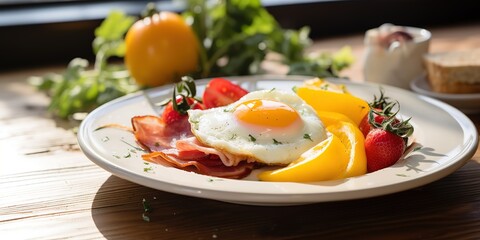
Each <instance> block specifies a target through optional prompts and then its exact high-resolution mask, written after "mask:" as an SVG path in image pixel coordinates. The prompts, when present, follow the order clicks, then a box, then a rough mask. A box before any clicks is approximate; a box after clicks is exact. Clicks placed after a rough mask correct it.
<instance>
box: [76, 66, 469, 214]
mask: <svg viewBox="0 0 480 240" xmlns="http://www.w3.org/2000/svg"><path fill="white" fill-rule="evenodd" d="M227 78H231V79H239V78H256V79H257V81H264V80H278V79H289V80H297V81H302V79H303V80H305V79H307V78H312V77H311V76H300V75H298V76H284V75H254V76H229V77H227ZM272 78H274V79H272ZM209 79H211V78H207V79H199V80H196V81H202V80H203V81H208V80H209ZM329 80H335V81H336V80H340V82H342V81H344V82H348V83H349V84H354V85H367V86H369V87H374V86H377V84H372V83H367V82H364V83H360V82H352V81H348V80H345V79H337V78H330V79H329ZM167 88H171V85H167V86H162V87H158V88H154V89H149V91H151V92H156V91H160V90H164V89H167ZM389 88H394V89H399V88H395V87H389ZM402 91H406V90H402ZM142 94H143V93H142V92H137V93H133V94H129V95H126V96H123V97H120V98H117V99H115V100H113V101H111V102H109V103H107V104H104V105H102V106H100V107H99V108H97V109H95V110H93V111H92V112H91V113H90V114H88V115H87V118H85V120H84V121H82V123H81V124H80V127H79V131H78V136H77V139H78V142H79V145H80V148H81V150H82V152H84V154H85V155H86V156H87V157H88V158H89V159H90V160H91V161H92V162H94V163H95V164H96V165H98V166H100V167H102V168H104V169H105V170H106V171H108V172H111V173H112V174H113V175H116V176H118V177H120V178H123V179H126V180H128V181H132V182H135V183H137V184H140V185H143V186H147V187H151V188H154V189H158V190H162V191H167V192H172V193H176V194H181V195H187V196H193V197H200V198H206V199H212V200H219V201H226V202H234V203H240V204H250V205H297V204H308V203H315V202H326V201H339V200H350V199H359V198H365V197H374V196H381V195H386V194H391V193H394V192H399V191H403V190H407V189H411V188H415V187H418V186H422V185H425V184H427V183H430V182H433V181H436V180H438V179H440V178H443V177H445V176H447V175H449V174H450V173H452V172H454V171H456V170H457V169H458V168H460V167H461V166H463V165H464V164H465V163H466V161H468V160H469V159H470V158H471V157H472V156H473V155H474V153H475V152H476V146H478V134H473V139H472V141H471V144H470V145H469V146H470V147H469V148H464V149H463V150H464V151H466V152H459V153H458V154H457V155H456V156H454V157H456V158H457V159H456V160H455V161H454V162H450V163H449V165H448V166H444V167H443V168H441V169H440V170H438V171H436V172H435V173H436V174H426V175H425V176H421V177H418V178H413V179H408V180H406V181H404V182H401V183H396V184H390V185H384V186H377V187H375V188H371V189H367V190H365V189H359V190H349V191H336V192H335V194H336V195H337V197H333V198H330V199H328V198H324V199H318V197H315V196H318V195H322V196H323V195H325V193H318V192H311V193H302V194H301V196H296V197H291V196H290V197H285V196H286V195H289V194H285V193H262V194H258V193H256V194H254V195H255V196H253V197H252V196H250V197H247V198H244V200H242V201H236V196H239V195H244V194H245V193H242V192H238V191H228V192H227V191H219V190H211V189H201V190H200V192H198V191H199V189H198V187H191V186H185V185H181V184H176V183H172V182H161V185H162V187H163V188H162V189H160V188H159V186H158V185H154V184H153V183H152V181H154V182H157V183H158V180H156V179H148V181H147V182H145V177H144V176H138V175H136V174H134V173H133V172H132V171H129V170H128V169H125V168H123V167H121V166H118V165H116V164H114V163H112V162H111V161H108V159H104V158H103V157H102V156H101V155H100V154H98V153H96V152H94V151H92V149H91V146H89V144H92V143H91V141H90V140H89V139H86V138H85V136H87V134H88V133H87V132H86V131H88V130H89V129H88V128H87V123H88V122H89V121H92V120H89V119H91V117H90V116H95V115H96V114H98V113H99V112H101V111H102V110H103V109H104V108H107V107H108V106H110V105H114V104H119V103H122V102H123V104H127V103H128V102H129V101H134V100H135V99H136V98H141V97H142V96H141V95H142ZM413 94H415V93H413ZM416 95H418V94H416ZM420 97H421V99H423V100H425V101H429V102H430V104H432V105H435V106H437V107H440V108H442V110H444V111H445V108H447V110H448V113H449V115H450V116H452V117H453V118H454V119H455V121H456V122H457V123H459V125H460V126H461V128H462V129H465V128H467V127H469V128H472V127H473V129H475V130H476V127H475V125H474V124H473V122H471V120H470V119H469V118H468V117H466V116H465V115H464V114H463V113H462V112H460V111H459V110H458V109H455V108H454V107H452V106H450V105H448V104H446V103H443V102H441V101H439V100H437V99H434V98H431V97H428V96H420ZM458 118H462V119H461V120H462V121H461V122H460V121H459V119H458ZM460 123H463V124H460ZM464 125H465V126H464ZM461 153H463V155H462V156H460V154H461ZM450 165H453V166H450ZM234 181H243V180H234ZM405 182H413V183H414V184H413V185H415V186H413V187H412V184H410V185H409V186H407V185H406V184H404V183H405ZM256 183H258V182H256ZM293 184H295V183H293ZM374 190H381V191H378V192H377V193H376V194H372V193H370V192H371V191H374ZM352 192H356V194H352V195H350V196H348V195H349V194H350V193H352ZM208 193H210V194H208ZM219 193H222V194H225V193H226V195H231V197H221V196H219V195H221V194H219ZM362 193H363V194H362ZM290 195H291V194H290ZM338 195H342V197H341V199H339V198H338ZM343 195H345V196H343ZM278 196H284V197H285V198H282V199H280V200H278V199H277V200H276V201H272V198H278Z"/></svg>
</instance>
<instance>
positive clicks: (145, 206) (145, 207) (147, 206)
mask: <svg viewBox="0 0 480 240" xmlns="http://www.w3.org/2000/svg"><path fill="white" fill-rule="evenodd" d="M142 206H143V213H142V219H143V221H145V222H150V217H149V216H148V215H147V213H150V212H152V207H151V206H150V203H148V202H147V200H145V198H144V199H143V200H142Z"/></svg>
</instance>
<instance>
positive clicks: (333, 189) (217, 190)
mask: <svg viewBox="0 0 480 240" xmlns="http://www.w3.org/2000/svg"><path fill="white" fill-rule="evenodd" d="M305 78H306V77H298V76H295V77H293V76H289V77H284V76H282V77H275V76H250V77H231V78H229V79H230V80H234V81H236V82H237V83H239V84H241V86H243V87H245V88H247V89H248V90H255V89H271V88H276V89H287V90H289V89H291V88H292V87H293V86H296V85H299V84H301V81H302V80H304V79H305ZM332 81H339V82H341V83H344V84H345V85H346V86H347V87H348V89H349V90H350V91H351V92H352V93H353V94H355V95H357V96H359V97H362V98H364V99H366V100H367V101H371V100H372V98H373V94H378V92H379V90H378V86H377V85H373V84H360V83H352V82H349V81H342V80H332ZM207 82H208V81H206V80H199V81H197V86H198V88H199V92H200V93H202V92H203V89H204V86H205V84H206V83H207ZM383 88H384V90H385V93H386V95H388V96H390V97H392V98H394V99H397V100H398V101H399V102H400V103H401V108H402V109H401V114H402V115H403V116H411V117H412V120H411V123H412V124H413V125H414V127H415V133H414V138H415V141H416V142H418V143H419V144H420V145H421V146H422V149H420V150H418V151H415V152H412V153H411V154H410V155H408V156H407V157H406V158H405V159H403V160H400V161H399V162H397V163H396V164H395V165H394V166H392V167H389V168H386V169H383V170H380V171H377V172H374V173H370V174H366V175H363V176H359V177H354V178H349V179H343V180H337V181H326V182H316V183H277V182H260V181H256V180H255V176H256V174H258V171H261V170H256V171H254V172H253V173H252V174H251V175H250V176H249V177H248V178H247V179H244V180H230V179H221V178H214V177H209V176H204V175H200V174H195V173H190V172H186V171H183V170H178V169H175V168H171V167H164V166H161V165H156V164H149V165H146V163H145V162H144V161H143V160H142V159H141V154H142V152H141V151H139V150H138V149H137V145H136V143H135V138H134V137H133V135H132V134H131V133H129V132H126V131H122V130H119V129H112V128H107V129H102V130H97V131H95V129H97V128H98V127H99V126H102V125H105V124H109V123H118V124H122V125H126V126H130V119H131V118H132V117H133V116H135V115H145V114H155V112H154V110H153V109H152V108H151V107H150V105H149V104H148V102H147V100H146V98H145V97H144V95H142V93H138V94H133V95H129V96H125V97H122V98H119V99H117V100H114V101H112V102H109V103H107V104H105V105H103V106H101V107H99V108H97V109H96V110H94V111H93V112H92V113H90V114H89V115H88V116H87V118H86V119H85V120H84V121H83V122H82V124H81V126H80V129H79V132H78V141H79V144H80V147H81V149H82V150H83V152H84V153H85V155H86V156H87V157H88V158H90V159H91V160H92V161H93V162H94V163H96V164H97V165H99V166H100V167H102V168H104V169H105V170H107V171H109V172H111V173H113V174H114V175H116V176H118V177H121V178H124V179H126V180H129V181H132V182H135V183H138V184H141V185H144V186H148V187H151V188H155V189H159V190H163V191H167V192H172V193H177V194H182V195H188V196H194V197H200V198H207V199H215V200H219V201H225V202H234V203H240V204H251V205H296V204H307V203H316V202H326V201H337V200H347V199H358V198H366V197H373V196H379V195H384V194H389V193H394V192H399V191H403V190H407V189H411V188H415V187H418V186H421V185H424V184H427V183H430V182H433V181H435V180H438V179H440V178H442V177H445V176H447V175H448V174H450V173H452V172H454V171H455V170H456V169H458V168H460V167H461V166H462V165H464V164H465V163H466V161H468V160H469V159H470V158H471V157H472V156H473V155H474V153H475V151H476V148H477V144H478V135H477V131H476V129H475V126H474V125H473V123H472V122H471V121H470V120H469V119H468V118H467V117H466V116H465V115H464V114H463V113H461V112H460V111H458V110H457V109H455V108H453V107H451V106H449V105H447V104H444V103H442V102H440V101H437V100H434V99H431V98H428V97H424V96H419V95H417V94H414V93H412V92H409V91H406V90H402V89H399V88H394V87H389V86H383ZM171 91H172V86H166V87H160V88H156V89H153V90H150V91H149V92H148V93H147V94H149V96H150V97H151V98H152V99H154V101H161V100H162V99H165V98H169V97H171ZM150 168H151V169H150Z"/></svg>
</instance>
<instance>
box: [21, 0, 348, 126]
mask: <svg viewBox="0 0 480 240" xmlns="http://www.w3.org/2000/svg"><path fill="white" fill-rule="evenodd" d="M186 3H187V4H186V10H185V11H184V12H183V13H182V15H183V17H184V18H185V19H186V22H188V23H190V24H191V27H192V29H193V30H194V32H195V33H196V35H197V38H198V40H199V45H200V54H199V59H200V61H199V66H198V67H197V69H198V70H196V71H195V72H192V73H190V74H189V75H190V76H192V77H194V78H207V77H216V76H238V75H252V74H262V73H264V72H263V69H262V67H261V63H262V62H263V61H264V60H265V58H266V56H267V54H270V53H276V54H278V55H280V56H281V57H280V58H279V59H281V60H279V61H281V62H280V63H281V64H284V65H287V66H288V67H289V73H288V74H297V75H309V76H317V77H337V76H338V75H339V72H340V71H341V70H342V69H344V68H346V67H348V66H349V65H350V64H351V63H352V62H353V57H352V52H351V49H350V48H349V47H344V48H342V49H340V51H338V52H336V53H322V54H319V55H317V56H311V55H309V56H307V55H306V53H305V49H306V48H307V47H309V46H310V45H311V43H312V40H311V39H310V38H309V33H310V29H309V27H307V26H305V27H302V28H300V29H298V30H293V29H284V28H282V27H281V26H280V25H279V23H278V22H277V21H276V20H275V18H274V17H273V16H272V15H271V14H270V13H269V12H268V11H267V10H266V9H265V8H264V7H263V6H262V3H261V1H260V0H218V1H204V0H188V1H186ZM149 6H150V8H151V6H154V5H152V4H150V5H149ZM150 10H152V9H150ZM150 10H149V11H147V12H148V13H149V14H145V15H150V14H151V13H152V11H150ZM135 21H136V18H135V17H132V16H128V15H126V14H125V13H124V12H121V11H112V12H111V13H110V14H109V15H108V17H107V18H106V19H105V20H104V21H103V22H102V24H101V25H100V26H99V27H98V28H97V29H96V30H95V39H94V41H93V43H92V49H93V52H94V53H95V62H94V64H93V66H91V65H90V63H89V62H88V61H87V60H85V59H81V58H75V59H73V60H72V61H71V62H70V63H69V64H68V66H67V68H66V69H65V71H64V72H63V73H62V74H48V75H46V76H43V77H32V78H30V79H29V81H30V82H31V83H32V84H33V85H35V86H37V88H38V89H39V90H41V91H45V92H46V93H47V95H49V96H50V97H51V102H50V105H49V110H50V111H51V112H52V113H53V114H54V115H56V116H59V117H61V118H67V117H69V116H71V115H72V114H73V113H76V112H89V111H91V110H93V109H94V108H96V107H98V106H99V105H102V104H103V103H106V102H108V101H110V100H112V99H114V98H117V97H120V96H123V95H125V94H128V93H131V92H134V91H137V90H139V89H140V87H139V86H138V85H137V84H136V83H135V82H134V80H133V79H132V78H131V76H130V74H129V72H128V71H127V70H126V68H125V66H124V64H122V58H123V57H124V55H125V52H126V45H125V41H124V36H125V33H126V32H127V31H128V29H129V28H130V26H131V25H132V24H133V23H134V22H135ZM112 58H116V59H117V60H119V61H117V63H116V64H115V63H112V61H109V60H110V59H112ZM178 77H180V76H178ZM195 93H196V89H195V87H194V84H193V80H192V81H186V82H183V81H182V84H181V85H177V87H176V88H175V91H174V96H173V99H175V97H177V94H180V95H182V101H181V102H179V103H178V104H177V103H174V104H172V105H175V107H176V108H177V109H179V111H180V112H182V113H184V112H186V108H187V105H188V104H187V100H186V97H187V96H193V97H194V96H195ZM174 102H175V101H174ZM167 103H168V101H165V102H162V104H167Z"/></svg>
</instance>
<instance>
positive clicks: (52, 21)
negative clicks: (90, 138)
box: [0, 0, 480, 71]
mask: <svg viewBox="0 0 480 240" xmlns="http://www.w3.org/2000/svg"><path fill="white" fill-rule="evenodd" d="M148 2H152V1H144V0H136V1H120V0H116V1H114V0H110V1H105V0H104V1H93V0H63V1H62V0H0V71H4V70H11V69H17V68H24V67H32V66H42V65H52V64H63V65H64V64H65V63H67V62H68V61H70V60H71V59H72V58H74V57H82V58H86V59H93V58H94V55H93V53H92V50H91V49H92V47H91V43H92V41H93V39H94V35H93V34H94V29H95V28H96V27H97V26H98V25H99V24H100V22H101V21H102V20H103V19H104V18H105V17H106V15H107V14H108V13H109V12H110V11H111V10H112V9H119V10H122V11H124V12H126V13H128V14H130V15H139V13H140V12H141V11H142V10H143V9H144V8H145V6H146V4H147V3H148ZM155 3H157V6H158V7H159V9H161V10H169V11H177V12H181V11H182V6H183V4H182V1H179V0H173V1H172V0H161V1H156V2H155ZM262 3H263V4H264V5H265V7H266V8H267V10H268V11H269V12H270V13H271V14H272V15H273V16H274V17H275V18H276V19H277V21H278V22H279V23H280V24H281V26H282V27H284V28H294V29H298V28H300V27H302V26H310V28H311V35H310V36H311V38H313V39H322V38H329V37H333V36H339V35H349V34H355V33H363V32H365V31H366V30H367V29H370V28H374V27H378V26H379V25H381V24H383V23H393V24H397V25H405V26H409V25H410V26H416V27H421V28H427V29H428V28H432V27H435V26H440V25H441V26H445V25H454V24H463V23H471V22H477V21H480V14H478V10H479V9H478V7H477V3H476V1H471V0H455V1H436V0H388V1H387V0H383V1H382V0H297V1H295V0H264V1H262Z"/></svg>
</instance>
